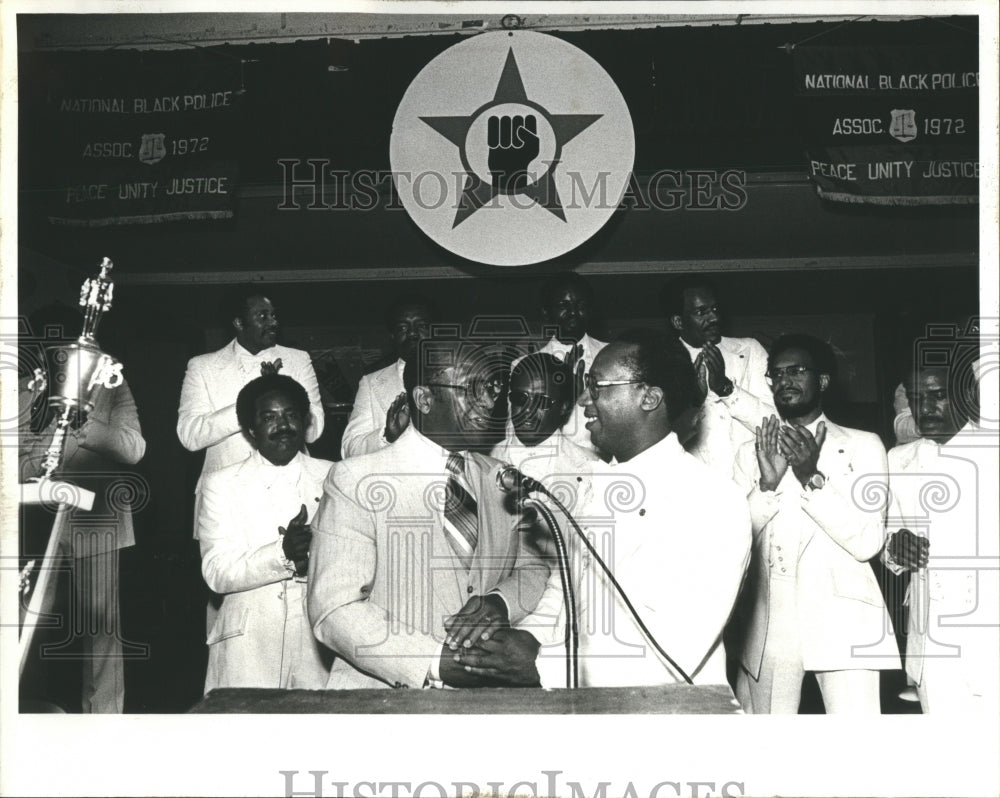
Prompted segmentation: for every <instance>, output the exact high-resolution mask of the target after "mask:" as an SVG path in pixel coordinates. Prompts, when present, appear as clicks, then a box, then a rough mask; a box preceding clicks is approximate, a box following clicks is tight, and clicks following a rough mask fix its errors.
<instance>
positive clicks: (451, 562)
mask: <svg viewBox="0 0 1000 798" xmlns="http://www.w3.org/2000/svg"><path fill="white" fill-rule="evenodd" d="M384 376H385V375H382V377H383V379H384ZM390 450H391V453H392V454H393V455H395V456H394V457H392V460H391V463H392V464H391V466H390V468H391V470H392V471H393V472H395V473H398V474H400V475H403V479H402V480H401V482H400V485H399V489H400V496H402V497H406V502H407V506H405V507H402V508H397V509H396V510H395V511H394V513H393V514H394V515H396V516H407V517H410V518H414V519H417V523H419V524H424V523H428V522H429V523H430V540H429V543H430V553H429V554H430V560H429V562H428V563H427V566H428V567H429V568H430V574H428V575H424V574H420V573H418V574H416V578H418V579H425V578H429V579H430V582H431V592H432V594H433V597H434V607H435V608H436V610H435V612H436V611H438V610H440V611H441V612H444V613H446V614H450V613H452V612H458V610H459V609H461V607H462V605H463V603H464V601H465V599H464V598H462V596H463V592H462V586H463V583H464V574H463V569H462V564H461V563H460V562H459V560H458V558H457V557H455V555H454V552H453V551H452V548H451V544H450V543H449V542H448V539H447V538H446V537H445V533H444V512H443V510H442V508H441V506H440V504H437V505H436V506H435V501H434V500H433V498H432V497H435V498H438V501H439V500H440V499H439V497H441V496H443V495H444V485H445V481H446V479H447V476H446V474H445V472H444V465H443V463H442V465H441V471H440V473H439V472H438V471H437V470H431V469H436V468H437V466H436V465H433V464H431V463H430V462H429V461H428V460H427V459H426V457H425V456H424V455H423V452H422V450H421V447H420V443H419V441H418V440H417V437H416V434H415V433H414V432H413V431H412V430H410V429H408V430H406V431H405V432H404V433H403V434H402V436H400V438H399V440H398V441H396V443H394V444H392V446H391V447H390ZM390 450H386V451H390ZM406 475H419V476H417V477H415V478H414V477H410V479H413V480H414V481H413V483H411V484H407V483H408V482H409V481H410V480H409V479H407V478H406ZM432 485H436V487H435V489H434V490H431V486H432ZM400 520H401V519H400ZM417 556H418V557H419V555H417ZM432 620H433V621H434V622H439V621H440V618H432Z"/></svg>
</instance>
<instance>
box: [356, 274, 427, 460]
mask: <svg viewBox="0 0 1000 798" xmlns="http://www.w3.org/2000/svg"><path fill="white" fill-rule="evenodd" d="M433 316H434V313H433V311H432V309H431V303H430V301H429V300H428V299H426V298H425V297H422V296H420V295H419V294H404V295H402V296H399V297H397V298H396V299H395V301H393V303H392V304H391V305H390V306H389V308H388V310H387V311H386V314H385V327H386V330H387V331H388V332H389V335H390V336H391V337H392V346H393V351H394V352H395V354H396V361H395V362H394V363H390V364H389V365H388V366H386V367H385V368H382V369H379V370H378V371H375V372H373V373H371V374H366V375H364V376H363V377H362V378H361V381H360V382H359V383H358V390H357V393H356V394H355V396H354V407H353V408H352V409H351V415H350V418H348V420H347V426H346V427H345V428H344V435H343V437H342V438H341V444H340V454H341V457H344V458H347V457H354V456H356V455H359V454H370V453H371V452H377V451H378V450H379V449H382V448H383V447H385V446H388V445H389V444H390V443H392V442H393V441H394V440H396V438H398V437H399V436H400V434H402V432H403V430H404V429H406V426H407V424H409V423H410V412H409V406H408V403H407V401H406V392H405V391H404V390H403V368H404V367H405V366H406V362H407V361H408V360H411V359H412V358H413V357H414V355H415V354H416V351H417V344H419V343H420V341H422V340H423V339H425V338H426V337H427V336H428V335H429V334H430V330H431V322H432V320H433Z"/></svg>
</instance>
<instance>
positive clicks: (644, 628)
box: [497, 466, 694, 685]
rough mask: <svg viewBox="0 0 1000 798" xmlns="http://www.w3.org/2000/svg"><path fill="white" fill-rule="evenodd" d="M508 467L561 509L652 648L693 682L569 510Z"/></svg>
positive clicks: (524, 484)
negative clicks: (646, 622)
mask: <svg viewBox="0 0 1000 798" xmlns="http://www.w3.org/2000/svg"><path fill="white" fill-rule="evenodd" d="M510 468H511V470H512V471H514V472H515V473H516V474H518V476H519V480H520V481H519V484H520V485H521V486H522V487H523V488H524V489H525V491H529V492H530V491H540V492H541V493H544V494H545V495H546V496H548V497H549V498H550V499H551V500H552V501H553V502H555V505H556V507H558V508H559V509H560V510H562V511H563V513H564V514H565V515H566V517H567V518H568V519H569V522H570V523H571V524H572V525H573V528H574V529H575V530H576V533H577V535H578V536H579V538H580V540H582V541H583V543H584V545H585V546H586V547H587V549H588V551H590V553H591V554H592V555H593V556H594V559H595V560H596V561H597V564H598V565H600V566H601V570H603V571H604V573H605V575H606V576H607V577H608V579H610V580H611V584H612V585H614V588H615V590H617V591H618V595H619V596H621V599H622V601H624V602H625V606H626V607H628V610H629V612H630V613H632V617H633V618H634V619H635V622H636V623H637V624H639V628H640V629H641V630H642V633H643V634H644V635H645V636H646V639H647V640H649V642H650V643H651V644H652V645H653V648H655V649H656V650H657V652H659V654H660V656H661V657H663V658H664V659H665V660H666V661H667V662H669V663H670V665H671V667H673V669H674V670H675V671H677V673H679V674H680V675H681V676H682V677H683V678H684V681H685V682H687V683H688V684H691V685H693V684H694V682H693V681H691V677H690V676H688V675H687V672H686V671H685V670H684V669H683V668H682V667H681V666H680V665H678V664H677V662H676V661H675V660H674V658H673V657H671V656H670V655H669V654H668V653H667V652H666V651H665V650H664V649H663V646H661V645H660V644H659V642H658V641H657V639H656V638H655V637H654V636H653V633H652V632H650V631H649V628H648V627H647V626H646V624H645V623H644V622H643V620H642V617H641V616H640V615H639V612H638V611H637V610H636V608H635V606H634V605H633V604H632V602H631V600H630V599H629V597H628V595H627V594H626V593H625V589H624V588H623V587H622V586H621V585H620V584H619V583H618V580H617V579H615V576H614V574H613V573H611V569H610V568H608V566H607V564H606V563H605V562H604V560H603V559H602V558H601V555H600V554H598V553H597V550H596V549H595V548H594V546H593V544H592V543H591V542H590V541H589V540H588V539H587V535H586V534H585V533H584V531H583V530H582V529H581V528H580V525H579V524H578V523H577V522H576V519H575V518H573V516H572V515H570V512H569V510H567V509H566V507H565V506H564V505H563V503H562V502H561V501H559V499H557V498H556V497H555V496H553V495H552V494H551V493H550V492H549V491H548V489H547V488H546V487H545V486H544V485H542V484H541V483H540V482H539V481H538V480H535V479H532V478H531V477H528V476H525V475H523V474H521V472H520V471H518V470H517V469H516V468H514V467H513V466H510ZM501 473H502V472H501ZM499 477H500V474H498V475H497V478H498V484H499Z"/></svg>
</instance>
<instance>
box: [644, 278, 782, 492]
mask: <svg viewBox="0 0 1000 798" xmlns="http://www.w3.org/2000/svg"><path fill="white" fill-rule="evenodd" d="M662 299H663V302H664V306H665V308H666V311H667V316H668V319H669V322H670V326H671V327H672V328H673V329H674V331H675V332H676V333H677V337H678V338H679V339H680V341H681V343H682V344H683V345H684V348H685V349H686V350H687V351H688V354H690V355H691V362H692V363H694V367H695V373H696V375H697V378H698V395H699V398H700V400H701V401H700V409H699V411H698V412H697V414H695V415H694V416H693V419H692V423H691V425H690V427H688V428H686V429H679V430H678V434H679V435H680V436H681V438H682V442H683V443H684V448H686V449H687V450H688V451H689V452H691V454H693V455H694V456H695V457H697V458H698V459H699V460H701V461H702V462H704V463H707V464H708V465H710V466H712V467H713V468H715V469H717V470H718V471H720V472H721V473H723V474H724V475H725V476H727V477H732V473H733V461H734V459H735V457H736V452H737V451H738V450H739V448H740V446H742V445H743V444H744V443H746V442H747V441H750V440H753V430H754V426H755V425H756V424H757V423H758V421H759V420H760V419H761V418H762V417H763V416H766V415H770V414H771V413H773V412H774V406H773V404H772V401H771V392H770V391H769V390H768V387H767V384H766V383H765V382H764V371H765V370H766V369H767V352H766V351H765V350H764V347H762V346H761V345H760V344H759V343H758V342H757V341H756V340H755V339H753V338H728V337H726V336H723V335H722V322H723V315H722V311H721V309H720V307H719V301H718V298H717V293H716V290H715V288H714V286H713V285H712V284H711V282H709V281H708V280H706V279H705V278H704V277H702V276H698V275H695V276H691V277H681V278H677V279H675V280H673V281H671V282H669V283H668V284H667V285H666V287H665V288H664V291H663V294H662Z"/></svg>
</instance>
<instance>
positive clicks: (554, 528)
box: [520, 491, 580, 690]
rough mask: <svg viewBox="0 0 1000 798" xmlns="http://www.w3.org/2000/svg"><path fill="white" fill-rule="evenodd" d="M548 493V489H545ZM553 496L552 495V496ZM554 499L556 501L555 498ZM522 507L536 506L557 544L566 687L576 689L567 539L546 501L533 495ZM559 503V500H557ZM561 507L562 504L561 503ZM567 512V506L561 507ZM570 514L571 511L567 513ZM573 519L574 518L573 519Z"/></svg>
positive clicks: (577, 640) (576, 635)
mask: <svg viewBox="0 0 1000 798" xmlns="http://www.w3.org/2000/svg"><path fill="white" fill-rule="evenodd" d="M544 492H545V494H546V495H548V491H544ZM550 498H551V497H550ZM553 501H555V500H554V499H553ZM520 504H521V506H522V507H527V506H531V507H534V508H535V509H536V510H538V512H539V513H540V514H541V516H542V517H543V518H544V519H545V523H546V524H548V527H549V532H550V533H551V535H552V539H553V540H554V541H555V544H556V558H557V559H558V561H559V579H560V581H561V582H562V591H563V603H564V604H565V605H566V635H565V644H566V687H567V688H569V689H570V690H575V689H576V688H577V687H579V681H580V680H579V666H578V654H577V652H578V651H579V648H580V628H579V626H578V625H577V621H576V598H575V596H574V594H573V579H572V577H571V573H570V569H569V554H568V553H567V551H566V541H565V540H564V539H563V535H562V530H560V529H559V524H557V523H556V519H555V516H554V515H553V514H552V511H551V510H550V509H549V508H548V507H546V506H545V504H544V502H541V501H539V500H538V499H535V498H532V497H531V496H525V497H524V498H523V499H521V501H520ZM556 504H559V502H556ZM560 507H561V505H560ZM561 509H562V511H563V512H566V508H565V507H561ZM566 515H567V516H568V515H569V513H566ZM571 520H572V519H571Z"/></svg>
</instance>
